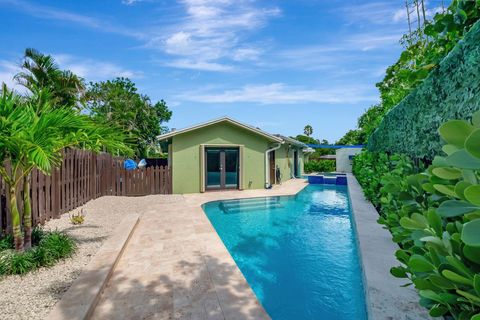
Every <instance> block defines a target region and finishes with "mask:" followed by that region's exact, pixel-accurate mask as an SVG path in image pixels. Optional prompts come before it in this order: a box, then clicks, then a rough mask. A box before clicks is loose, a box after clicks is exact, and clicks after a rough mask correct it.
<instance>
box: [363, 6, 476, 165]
mask: <svg viewBox="0 0 480 320" xmlns="http://www.w3.org/2000/svg"><path fill="white" fill-rule="evenodd" d="M479 3H480V2H479ZM479 43H480V22H477V23H476V24H475V25H474V26H473V27H472V28H471V30H470V31H469V32H468V33H467V34H466V36H465V38H464V39H463V40H462V41H460V42H458V44H457V45H456V46H455V48H454V49H453V50H452V51H451V52H450V53H449V54H448V56H446V58H445V59H443V60H442V61H441V63H440V64H439V66H438V68H435V69H434V70H433V71H431V72H430V74H429V76H428V78H427V79H425V81H423V83H422V84H420V85H419V86H418V87H416V88H415V89H414V90H412V91H411V92H410V94H409V95H408V96H407V97H405V98H404V99H403V100H402V101H401V102H400V103H399V104H398V105H397V106H395V107H394V108H393V109H391V110H390V111H389V112H388V113H387V114H386V115H385V117H384V118H383V120H382V122H381V123H380V125H379V127H378V128H377V130H376V131H375V132H374V133H373V134H372V135H371V137H370V139H369V140H368V149H369V150H370V151H374V152H392V153H402V154H406V155H409V156H411V157H415V158H427V159H429V160H431V159H433V157H434V156H435V155H436V154H439V153H440V152H441V148H442V141H441V139H440V135H439V134H438V132H437V130H436V129H437V128H438V127H439V126H440V124H442V123H443V122H445V121H448V120H449V119H456V118H462V119H464V120H467V119H468V118H469V116H470V115H471V114H472V113H473V112H475V111H477V110H479V106H480V90H479V86H478V84H479V83H480V71H479V69H478V65H479V64H480V46H479V45H478V44H479ZM387 88H388V87H387Z"/></svg>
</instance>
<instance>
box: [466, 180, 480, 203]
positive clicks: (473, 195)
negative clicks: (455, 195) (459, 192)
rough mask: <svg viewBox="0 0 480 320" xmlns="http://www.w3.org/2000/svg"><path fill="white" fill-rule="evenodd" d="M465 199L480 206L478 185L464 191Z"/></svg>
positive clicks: (479, 188) (479, 186)
mask: <svg viewBox="0 0 480 320" xmlns="http://www.w3.org/2000/svg"><path fill="white" fill-rule="evenodd" d="M464 195H465V198H466V199H467V200H468V202H470V203H473V204H474V205H477V206H480V185H476V186H470V187H468V188H466V189H465V191H464Z"/></svg>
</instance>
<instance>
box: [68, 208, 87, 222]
mask: <svg viewBox="0 0 480 320" xmlns="http://www.w3.org/2000/svg"><path fill="white" fill-rule="evenodd" d="M84 221H85V211H84V210H83V209H82V210H81V211H80V212H78V213H73V214H72V215H71V216H70V222H71V223H72V224H73V225H78V224H83V222H84Z"/></svg>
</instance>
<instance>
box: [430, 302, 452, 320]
mask: <svg viewBox="0 0 480 320" xmlns="http://www.w3.org/2000/svg"><path fill="white" fill-rule="evenodd" d="M447 312H448V308H447V307H444V306H442V305H439V304H437V305H435V306H433V307H432V308H431V309H430V311H429V313H428V314H429V315H430V316H432V317H434V318H436V317H441V316H443V315H444V314H445V313H447Z"/></svg>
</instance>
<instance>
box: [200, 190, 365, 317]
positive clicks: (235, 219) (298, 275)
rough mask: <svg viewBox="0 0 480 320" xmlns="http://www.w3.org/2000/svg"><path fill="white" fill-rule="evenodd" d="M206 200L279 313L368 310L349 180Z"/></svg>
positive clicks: (243, 266) (262, 296) (242, 264)
mask: <svg viewBox="0 0 480 320" xmlns="http://www.w3.org/2000/svg"><path fill="white" fill-rule="evenodd" d="M203 208H204V211H205V212H206V214H207V216H208V218H209V219H210V221H211V223H212V224H213V226H214V227H215V229H216V231H217V233H218V234H219V236H220V237H221V239H222V241H223V242H224V244H225V246H226V247H227V248H228V250H229V251H230V254H231V255H232V257H233V258H234V260H235V262H236V263H237V265H238V267H239V268H240V270H241V271H242V273H243V274H244V276H245V278H246V279H247V281H248V283H249V284H250V286H251V287H252V289H253V291H254V292H255V294H256V295H257V298H258V299H259V301H260V302H261V303H262V305H263V306H264V308H265V310H266V311H267V312H268V314H269V315H270V316H271V317H272V319H273V320H280V319H288V320H301V319H326V320H340V319H349V320H351V319H355V320H362V319H366V318H367V316H366V307H365V297H364V291H363V283H362V271H361V268H360V263H359V258H358V253H357V245H356V240H355V231H354V230H353V228H352V222H351V212H350V206H349V200H348V192H347V189H346V187H345V186H331V185H308V186H307V187H305V189H303V190H302V191H301V192H299V193H298V194H297V195H295V196H285V197H268V198H254V199H241V200H228V201H216V202H210V203H207V204H205V205H204V207H203Z"/></svg>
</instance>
